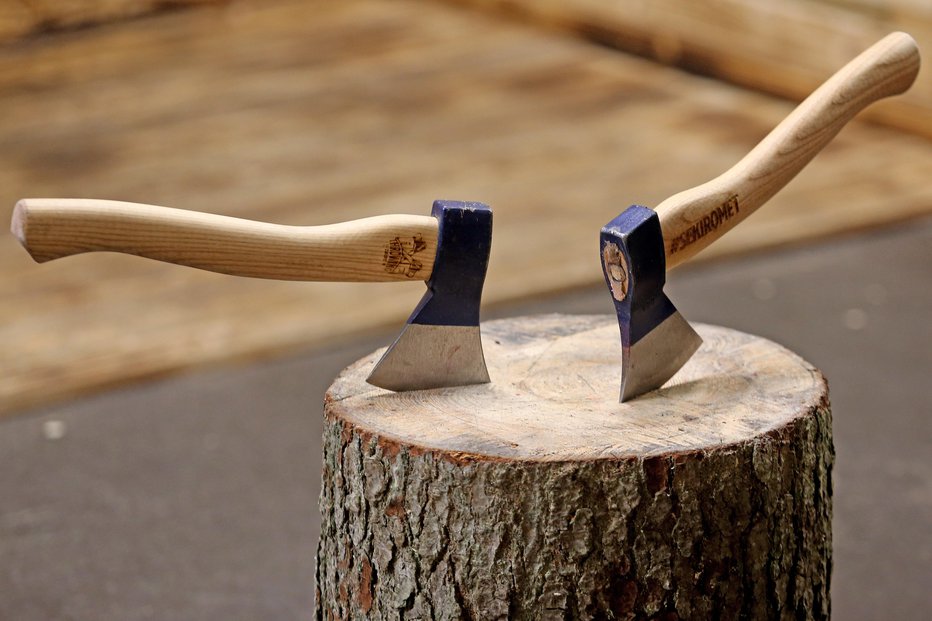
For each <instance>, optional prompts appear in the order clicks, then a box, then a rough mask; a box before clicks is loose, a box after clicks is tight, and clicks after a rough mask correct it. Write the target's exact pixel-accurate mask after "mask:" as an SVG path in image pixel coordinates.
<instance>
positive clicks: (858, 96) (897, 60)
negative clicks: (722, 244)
mask: <svg viewBox="0 0 932 621" xmlns="http://www.w3.org/2000/svg"><path fill="white" fill-rule="evenodd" d="M918 72H919V50H918V48H917V47H916V42H915V41H914V40H913V38H912V37H910V36H909V35H908V34H905V33H902V32H895V33H893V34H890V35H887V36H886V37H884V38H883V39H881V40H880V41H879V42H877V43H875V44H874V45H873V46H871V47H870V48H869V49H868V50H867V51H865V52H863V53H862V54H861V55H860V56H858V57H857V58H855V59H854V60H852V61H851V62H850V63H848V64H847V65H845V66H844V67H843V68H842V69H841V70H839V71H838V72H837V73H836V74H835V75H833V76H832V77H831V78H829V80H828V81H827V82H825V83H824V84H822V86H820V87H819V88H818V89H817V90H816V91H815V92H813V93H812V94H811V95H810V96H809V97H807V98H806V100H805V101H803V102H802V103H801V104H800V105H799V106H798V107H797V108H796V109H795V110H793V112H792V113H790V115H789V116H788V117H786V119H784V120H783V122H781V123H780V124H779V125H778V126H777V127H776V128H775V129H774V130H773V131H772V132H770V134H769V135H768V136H767V137H766V138H764V140H763V141H762V142H761V143H760V144H758V145H757V146H756V147H755V148H754V149H753V150H752V151H751V152H750V153H748V155H747V156H745V157H744V159H742V160H741V161H740V162H738V163H737V164H736V165H735V166H733V167H732V168H731V169H730V170H728V171H727V172H725V173H724V174H722V175H721V176H719V177H717V178H715V179H713V180H712V181H709V182H707V183H705V184H703V185H700V186H697V187H695V188H692V189H690V190H686V191H685V192H680V193H679V194H676V195H674V196H672V197H670V198H668V199H667V200H665V201H663V202H662V203H661V204H660V205H658V206H657V208H656V209H655V211H657V214H658V216H659V217H660V227H661V229H662V231H663V239H664V247H665V253H666V260H667V269H670V268H673V267H675V266H676V265H678V264H680V263H682V262H684V261H686V260H687V259H689V258H690V257H692V256H693V255H695V254H696V253H697V252H699V251H700V250H702V249H703V248H705V247H706V246H708V245H709V244H711V243H712V242H713V241H715V240H716V239H718V238H719V237H721V236H722V235H724V234H725V233H726V232H727V231H729V230H730V229H731V228H732V227H734V226H735V225H736V224H738V223H739V222H741V221H742V220H743V219H744V218H746V217H747V216H749V215H750V214H751V213H752V212H753V211H754V210H755V209H757V208H758V207H760V206H761V205H763V204H764V203H766V202H767V201H768V200H769V199H770V197H772V196H773V195H774V194H776V193H777V191H778V190H780V188H782V187H783V186H784V185H786V184H787V183H788V182H789V181H790V180H791V179H792V178H793V177H795V176H796V174H797V173H798V172H799V171H800V170H802V169H803V167H805V166H806V164H808V163H809V161H810V160H811V159H812V158H813V157H815V155H816V154H817V153H818V152H819V151H820V150H821V149H822V147H824V146H825V145H826V144H828V143H829V142H830V141H831V140H832V138H834V137H835V135H836V134H837V133H838V132H839V131H840V130H841V128H842V127H844V125H845V124H846V123H847V122H848V121H849V120H851V118H852V117H854V115H855V114H857V113H858V112H859V111H860V110H862V109H863V108H865V107H866V106H867V105H868V104H870V103H872V102H874V101H877V100H878V99H882V98H884V97H889V96H891V95H897V94H899V93H902V92H903V91H905V90H906V89H908V88H909V87H910V85H912V83H913V81H914V80H915V78H916V74H917V73H918Z"/></svg>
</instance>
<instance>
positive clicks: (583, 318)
mask: <svg viewBox="0 0 932 621" xmlns="http://www.w3.org/2000/svg"><path fill="white" fill-rule="evenodd" d="M694 327H695V328H696V330H697V332H699V334H700V336H702V338H703V340H704V343H703V345H702V347H700V349H699V351H698V352H696V354H695V355H694V356H693V357H692V359H691V360H690V361H689V362H688V363H687V364H686V365H685V366H684V367H683V368H682V369H681V370H680V371H679V373H677V374H676V375H675V376H674V377H673V378H672V379H671V380H670V381H669V382H667V384H666V385H664V387H663V388H661V389H659V390H657V391H654V392H652V393H648V394H647V395H644V396H642V397H640V398H638V399H635V400H633V401H630V402H627V403H619V402H618V390H619V374H620V368H621V367H620V357H621V347H620V344H619V337H618V324H617V321H616V319H615V318H614V317H612V316H608V315H605V316H602V315H597V316H595V315H541V316H532V317H517V318H511V319H503V320H498V321H491V322H487V323H483V324H482V343H483V348H484V350H485V357H486V363H487V364H488V367H489V374H490V375H491V377H492V383H491V384H485V385H479V386H467V387H458V388H446V389H439V390H425V391H413V392H406V393H393V392H390V391H387V390H384V389H381V388H376V387H375V386H372V385H370V384H368V383H366V381H365V380H366V377H367V376H368V374H369V371H370V370H371V369H372V367H373V366H374V365H375V363H376V362H377V361H378V359H379V357H380V356H381V354H382V351H383V350H379V351H376V352H374V353H373V354H371V355H369V356H367V357H365V358H363V359H361V360H359V361H357V362H356V363H354V364H353V365H351V366H349V367H348V368H347V369H345V370H344V371H343V373H341V374H340V376H339V377H338V378H337V379H336V380H335V381H334V383H333V385H331V387H330V389H329V390H328V392H327V405H326V415H327V416H329V417H332V418H337V419H341V420H343V421H345V422H348V423H350V424H352V425H353V426H354V427H356V428H357V429H359V430H360V431H365V432H368V433H371V434H374V435H376V436H379V437H380V438H381V439H383V440H387V441H394V442H397V443H399V444H404V445H406V446H411V447H417V448H421V449H427V450H436V451H441V452H445V453H450V454H453V455H455V456H467V455H470V456H475V457H477V458H481V457H485V458H501V459H513V460H540V461H559V460H580V459H620V458H632V457H645V456H652V455H660V454H666V453H679V452H690V451H695V450H701V449H707V448H712V447H717V446H723V445H729V444H734V443H740V442H745V441H748V440H751V439H753V438H754V437H757V436H760V435H762V434H765V433H767V432H769V431H771V430H774V429H777V428H779V427H782V426H784V425H786V424H788V423H791V422H792V421H793V419H795V418H797V417H801V416H806V415H808V414H809V413H810V412H811V411H812V410H813V408H815V407H817V406H818V405H819V404H820V403H821V402H824V401H826V399H827V392H828V389H827V386H826V383H825V380H824V378H823V377H822V374H821V373H820V372H819V371H818V370H817V369H815V368H814V367H813V366H812V365H810V364H809V363H807V362H806V361H804V360H803V359H802V358H800V357H799V356H797V355H796V354H794V353H792V352H790V351H789V350H787V349H785V348H783V347H782V346H780V345H777V344H776V343H773V342H771V341H768V340H766V339H763V338H760V337H756V336H752V335H749V334H744V333H742V332H738V331H735V330H730V329H727V328H721V327H717V326H710V325H704V324H698V325H695V326H694Z"/></svg>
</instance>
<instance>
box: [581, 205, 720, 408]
mask: <svg viewBox="0 0 932 621" xmlns="http://www.w3.org/2000/svg"><path fill="white" fill-rule="evenodd" d="M600 250H601V253H600V254H601V258H602V269H603V273H604V276H605V283H606V284H607V285H608V288H609V291H610V292H611V295H612V302H613V303H614V306H615V313H616V315H617V317H618V328H619V332H620V334H621V348H622V367H621V390H620V395H619V398H620V400H621V401H622V402H624V401H627V400H629V399H633V398H635V397H637V396H639V395H642V394H644V393H645V392H650V391H651V390H654V389H656V388H660V386H662V385H663V384H664V382H666V381H667V380H668V379H670V378H671V377H673V375H674V374H675V373H676V372H677V371H678V370H679V369H680V368H681V367H682V366H683V365H684V364H685V363H686V361H687V360H689V358H690V357H692V355H693V354H694V353H695V352H696V350H697V349H698V348H699V345H700V344H701V343H702V339H701V338H700V337H699V335H698V334H696V332H695V331H694V330H693V329H692V327H691V326H690V325H689V323H688V322H687V321H686V320H685V319H684V318H683V316H682V315H680V313H679V312H678V311H677V310H676V307H674V306H673V303H672V302H671V301H670V299H669V298H668V297H667V296H666V295H665V294H664V293H663V285H664V283H665V282H666V262H665V256H664V242H663V234H662V232H661V230H660V220H659V219H658V217H657V214H656V213H655V212H654V211H653V210H651V209H648V208H647V207H642V206H640V205H633V206H631V207H629V208H628V209H627V210H625V211H624V212H622V213H621V215H619V216H618V217H616V218H615V219H613V220H612V221H611V222H609V223H608V224H606V225H605V226H604V227H603V228H602V233H601V244H600Z"/></svg>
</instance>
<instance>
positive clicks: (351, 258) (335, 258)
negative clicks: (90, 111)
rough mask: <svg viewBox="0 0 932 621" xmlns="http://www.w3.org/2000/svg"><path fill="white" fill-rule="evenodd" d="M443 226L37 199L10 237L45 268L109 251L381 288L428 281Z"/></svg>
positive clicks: (24, 205)
mask: <svg viewBox="0 0 932 621" xmlns="http://www.w3.org/2000/svg"><path fill="white" fill-rule="evenodd" d="M437 226H438V225H437V220H436V219H435V218H432V217H430V216H413V215H389V216H375V217H372V218H363V219H361V220H353V221H349V222H341V223H339V224H329V225H324V226H286V225H281V224H269V223H265V222H254V221H251V220H243V219H240V218H231V217H228V216H218V215H213V214H206V213H199V212H196V211H185V210H183V209H171V208H168V207H157V206H154V205H142V204H138V203H125V202H120V201H105V200H90V199H59V198H30V199H24V200H21V201H19V202H18V203H17V204H16V207H15V209H14V210H13V222H12V226H11V229H12V231H13V234H14V235H15V236H16V237H17V238H18V239H19V241H20V243H21V244H22V245H23V246H24V247H25V248H26V250H27V251H28V252H29V254H30V255H32V257H33V258H34V259H35V260H36V261H38V262H40V263H42V262H44V261H50V260H52V259H58V258H60V257H65V256H69V255H73V254H80V253H83V252H96V251H111V252H122V253H125V254H133V255H137V256H141V257H147V258H150V259H156V260H158V261H166V262H168V263H177V264H180V265H187V266H190V267H196V268H200V269H204V270H209V271H212V272H220V273H223V274H232V275H234V276H251V277H255V278H274V279H279V280H326V281H355V282H377V281H394V280H426V279H427V278H428V277H429V276H430V274H431V272H432V270H433V264H434V255H435V254H436V250H437ZM415 239H417V240H419V242H418V243H415V241H414V240H415Z"/></svg>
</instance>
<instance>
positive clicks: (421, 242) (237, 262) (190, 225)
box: [11, 198, 492, 391]
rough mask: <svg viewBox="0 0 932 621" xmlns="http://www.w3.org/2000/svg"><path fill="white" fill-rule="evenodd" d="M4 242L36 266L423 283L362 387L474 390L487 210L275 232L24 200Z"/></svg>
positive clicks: (100, 203)
mask: <svg viewBox="0 0 932 621" xmlns="http://www.w3.org/2000/svg"><path fill="white" fill-rule="evenodd" d="M11 229H12V231H13V234H14V235H15V236H16V237H17V239H19V241H20V243H21V244H22V245H23V247H24V248H26V250H27V251H28V252H29V254H30V255H31V256H32V257H33V259H35V260H36V261H38V262H40V263H42V262H45V261H50V260H52V259H57V258H60V257H65V256H69V255H73V254H80V253H84V252H94V251H112V252H122V253H126V254H133V255H137V256H142V257H147V258H150V259H156V260H159V261H166V262H169V263H177V264H180V265H187V266H190V267H196V268H199V269H204V270H209V271H212V272H220V273H223V274H231V275H234V276H251V277H255V278H274V279H279V280H318V281H349V282H382V281H404V280H424V281H426V284H427V292H426V293H425V294H424V297H423V298H422V299H421V301H420V303H419V304H418V305H417V307H416V308H415V310H414V312H413V313H412V314H411V317H410V318H409V319H408V322H407V324H406V325H405V327H404V329H403V330H402V332H401V334H400V335H399V336H398V338H397V339H396V340H395V342H394V343H393V344H392V345H391V346H390V347H389V348H388V350H387V351H386V352H385V354H384V355H383V356H382V358H381V360H380V361H379V362H378V364H377V365H376V366H375V368H374V369H373V370H372V374H371V375H370V376H369V379H368V381H369V383H371V384H374V385H376V386H380V387H382V388H387V389H389V390H396V391H404V390H419V389H428V388H441V387H446V386H464V385H469V384H483V383H486V382H488V381H489V374H488V371H487V370H486V366H485V358H484V357H483V354H482V342H481V340H480V335H479V301H480V298H481V296H482V285H483V283H484V281H485V273H486V269H487V267H488V263H489V251H490V249H491V241H492V211H491V210H490V209H489V207H488V206H487V205H484V204H482V203H464V202H456V201H436V202H434V205H433V209H432V211H431V216H414V215H387V216H375V217H371V218H363V219H361V220H354V221H350V222H341V223H339V224H330V225H324V226H285V225H280V224H269V223H265V222H254V221H251V220H243V219H240V218H231V217H227V216H219V215H213V214H206V213H199V212H194V211H185V210H182V209H171V208H168V207H157V206H154V205H141V204H138V203H126V202H120V201H105V200H90V199H58V198H30V199H23V200H21V201H19V202H18V203H17V204H16V207H15V208H14V210H13V221H12V225H11Z"/></svg>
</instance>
